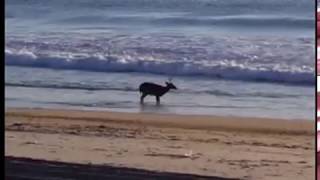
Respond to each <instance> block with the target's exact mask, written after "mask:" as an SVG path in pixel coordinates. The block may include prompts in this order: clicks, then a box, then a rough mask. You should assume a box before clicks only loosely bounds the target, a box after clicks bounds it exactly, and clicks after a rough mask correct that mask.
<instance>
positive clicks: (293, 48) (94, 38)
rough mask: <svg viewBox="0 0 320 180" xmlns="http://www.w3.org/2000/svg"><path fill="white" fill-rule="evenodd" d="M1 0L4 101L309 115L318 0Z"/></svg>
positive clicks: (182, 111)
mask: <svg viewBox="0 0 320 180" xmlns="http://www.w3.org/2000/svg"><path fill="white" fill-rule="evenodd" d="M5 3H6V4H5V25H6V27H5V105H6V107H35V108H70V109H84V110H107V111H121V112H152V113H173V114H205V115H222V116H250V117H270V118H283V119H310V120H313V119H314V113H315V90H314V89H315V85H314V84H315V77H316V76H315V48H314V44H315V17H314V7H315V2H313V1H309V0H300V1H295V0H268V1H256V0H229V1H223V0H68V1H62V0H55V1H41V0H6V2H5ZM168 79H172V82H173V83H174V84H175V85H176V86H177V87H178V89H177V90H173V91H170V92H169V93H168V94H166V95H164V96H163V97H162V98H161V104H160V105H156V103H155V98H154V97H147V98H146V99H145V101H146V103H145V104H144V105H140V103H139V99H140V97H139V96H140V94H139V92H138V87H139V84H140V83H142V82H145V81H149V82H156V83H159V84H163V85H164V83H165V81H167V80H168Z"/></svg>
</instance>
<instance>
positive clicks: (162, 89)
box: [139, 82, 177, 104]
mask: <svg viewBox="0 0 320 180" xmlns="http://www.w3.org/2000/svg"><path fill="white" fill-rule="evenodd" d="M170 89H177V88H176V86H175V85H174V84H172V83H171V82H166V86H161V85H158V84H155V83H150V82H144V83H142V84H141V85H140V87H139V91H140V93H141V97H140V103H141V104H142V103H143V99H144V98H145V97H146V96H147V95H151V96H155V97H156V100H157V103H158V104H159V103H160V97H161V96H163V95H164V94H166V93H167V92H168V91H169V90H170Z"/></svg>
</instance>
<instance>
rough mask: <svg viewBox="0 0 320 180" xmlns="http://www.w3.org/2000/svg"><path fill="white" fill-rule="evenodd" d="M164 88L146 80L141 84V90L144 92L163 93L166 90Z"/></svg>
mask: <svg viewBox="0 0 320 180" xmlns="http://www.w3.org/2000/svg"><path fill="white" fill-rule="evenodd" d="M164 88H165V87H163V86H161V85H158V84H154V83H149V82H145V83H142V84H141V85H140V87H139V90H140V92H142V93H144V94H151V95H162V94H163V92H164Z"/></svg>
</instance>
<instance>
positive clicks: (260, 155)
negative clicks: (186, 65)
mask: <svg viewBox="0 0 320 180" xmlns="http://www.w3.org/2000/svg"><path fill="white" fill-rule="evenodd" d="M314 130H315V129H314V123H313V121H310V120H309V121H308V120H278V119H263V118H239V117H218V116H187V115H160V114H139V113H116V112H101V111H100V112H97V111H76V110H52V109H19V108H7V109H6V113H5V145H6V146H5V156H6V165H7V166H6V172H7V177H15V178H17V179H19V177H30V176H33V177H36V176H38V177H42V178H43V177H44V175H47V178H48V177H55V176H57V177H60V179H63V178H62V177H64V178H65V179H67V177H68V178H76V177H80V175H79V174H77V173H70V171H72V168H73V170H74V171H73V172H79V173H80V172H84V171H86V169H87V173H86V174H85V176H86V177H89V179H90V177H91V179H92V178H95V179H105V178H107V175H108V174H109V175H110V177H113V178H114V179H117V178H115V177H118V179H121V178H122V179H124V178H125V177H127V178H129V177H130V178H131V179H134V178H135V179H150V178H151V179H161V178H162V179H210V178H211V179H223V178H235V179H261V180H267V179H273V180H280V179H283V180H285V179H297V180H299V179H314V178H315V170H314V168H315V158H314V156H315V153H314V152H315V151H314V144H315V141H314V134H315V132H314ZM39 164H42V166H39ZM33 166H34V167H37V168H32V169H33V170H32V171H31V170H30V171H28V172H30V173H29V174H28V173H26V171H23V169H24V170H26V169H28V168H29V169H30V167H33ZM50 168H51V169H50ZM112 168H113V169H112ZM130 168H133V169H130ZM115 171H117V172H120V174H122V176H120V175H119V174H118V175H115V174H112V173H114V172H115ZM54 172H57V173H54ZM58 172H59V173H58ZM90 172H91V173H90ZM104 172H106V173H104ZM121 172H122V173H121ZM186 174H188V175H186ZM110 177H109V178H110ZM20 179H22V178H20Z"/></svg>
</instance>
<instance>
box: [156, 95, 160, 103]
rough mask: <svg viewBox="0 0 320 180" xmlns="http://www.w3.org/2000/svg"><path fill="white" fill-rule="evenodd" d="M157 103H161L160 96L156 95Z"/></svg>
mask: <svg viewBox="0 0 320 180" xmlns="http://www.w3.org/2000/svg"><path fill="white" fill-rule="evenodd" d="M156 100H157V104H160V96H156Z"/></svg>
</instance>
